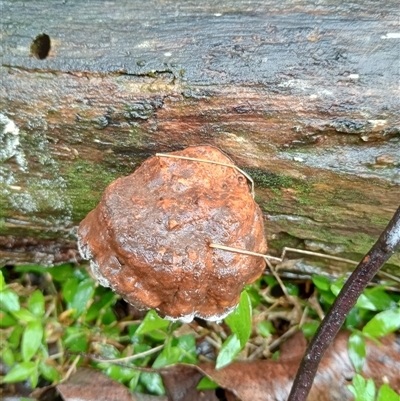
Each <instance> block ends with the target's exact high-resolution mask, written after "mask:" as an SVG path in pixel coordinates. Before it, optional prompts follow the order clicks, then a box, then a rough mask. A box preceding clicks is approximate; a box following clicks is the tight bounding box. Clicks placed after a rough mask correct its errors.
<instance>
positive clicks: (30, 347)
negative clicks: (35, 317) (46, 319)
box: [21, 321, 43, 362]
mask: <svg viewBox="0 0 400 401" xmlns="http://www.w3.org/2000/svg"><path fill="white" fill-rule="evenodd" d="M42 339H43V326H42V323H41V322H40V321H33V322H29V323H28V325H27V326H26V328H25V330H24V333H23V334H22V342H21V354H22V359H23V361H24V362H28V361H30V360H31V359H32V357H33V356H34V355H35V354H36V352H37V350H38V349H39V347H40V344H41V343H42Z"/></svg>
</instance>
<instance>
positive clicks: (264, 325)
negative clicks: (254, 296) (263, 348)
mask: <svg viewBox="0 0 400 401" xmlns="http://www.w3.org/2000/svg"><path fill="white" fill-rule="evenodd" d="M257 331H258V332H259V333H260V334H261V335H262V336H263V337H264V338H267V337H270V336H271V335H272V334H274V333H275V327H274V325H273V324H272V322H271V321H270V320H262V321H261V322H259V323H258V324H257Z"/></svg>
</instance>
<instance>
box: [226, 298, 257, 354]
mask: <svg viewBox="0 0 400 401" xmlns="http://www.w3.org/2000/svg"><path fill="white" fill-rule="evenodd" d="M251 317H252V316H251V301H250V297H249V296H248V294H247V292H246V291H243V292H242V294H241V295H240V301H239V305H238V306H237V308H236V309H235V310H234V311H233V312H232V313H231V314H230V315H229V316H227V317H226V318H225V323H226V324H227V325H228V326H229V328H230V329H231V330H232V333H233V334H236V335H237V337H238V339H239V340H240V345H241V347H242V348H243V347H244V346H245V345H246V343H247V340H248V339H249V338H250V335H251V328H252V327H251Z"/></svg>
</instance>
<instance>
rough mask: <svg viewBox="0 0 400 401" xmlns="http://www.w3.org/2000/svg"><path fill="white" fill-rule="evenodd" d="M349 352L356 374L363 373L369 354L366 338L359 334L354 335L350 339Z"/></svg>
mask: <svg viewBox="0 0 400 401" xmlns="http://www.w3.org/2000/svg"><path fill="white" fill-rule="evenodd" d="M348 350H349V357H350V360H351V363H352V364H353V366H354V368H355V370H356V372H361V370H362V368H363V366H364V362H365V355H366V353H367V351H366V347H365V341H364V338H363V337H362V336H360V334H358V333H352V334H351V335H350V337H349V343H348Z"/></svg>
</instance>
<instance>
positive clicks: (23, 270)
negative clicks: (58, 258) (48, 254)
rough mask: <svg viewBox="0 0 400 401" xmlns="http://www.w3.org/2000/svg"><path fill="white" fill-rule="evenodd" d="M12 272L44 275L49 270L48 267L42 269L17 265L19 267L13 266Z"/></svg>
mask: <svg viewBox="0 0 400 401" xmlns="http://www.w3.org/2000/svg"><path fill="white" fill-rule="evenodd" d="M14 270H15V271H16V272H17V273H39V274H44V273H46V272H47V271H48V270H49V268H48V267H44V266H38V265H19V266H15V267H14Z"/></svg>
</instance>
